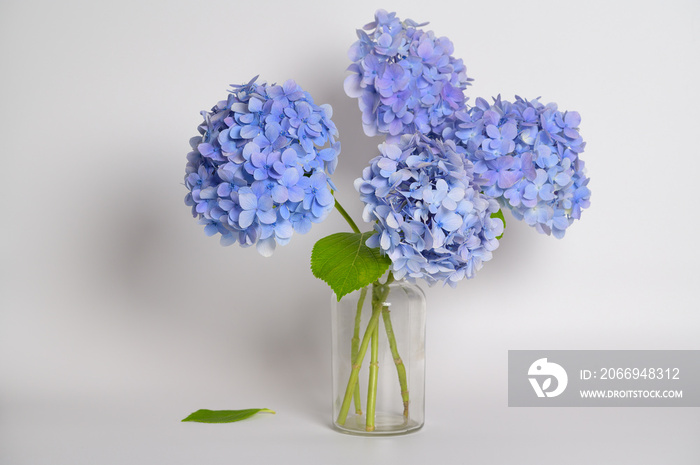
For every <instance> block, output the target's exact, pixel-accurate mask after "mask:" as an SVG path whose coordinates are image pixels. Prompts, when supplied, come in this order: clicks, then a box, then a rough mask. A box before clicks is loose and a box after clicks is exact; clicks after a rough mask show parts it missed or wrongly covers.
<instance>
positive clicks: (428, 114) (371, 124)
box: [345, 10, 471, 141]
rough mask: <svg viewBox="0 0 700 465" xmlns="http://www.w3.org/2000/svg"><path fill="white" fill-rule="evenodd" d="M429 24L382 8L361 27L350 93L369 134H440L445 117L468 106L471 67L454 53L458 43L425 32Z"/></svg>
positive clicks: (353, 57)
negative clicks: (465, 94) (467, 91)
mask: <svg viewBox="0 0 700 465" xmlns="http://www.w3.org/2000/svg"><path fill="white" fill-rule="evenodd" d="M425 24H427V23H424V24H417V23H416V22H414V21H412V20H410V19H407V20H405V21H401V20H399V18H397V17H396V13H387V12H386V11H384V10H378V11H377V12H376V14H375V21H374V22H372V23H370V24H368V25H366V26H365V27H364V30H358V31H357V34H358V37H359V40H358V41H357V42H355V43H354V44H353V45H352V47H351V48H350V50H349V52H348V55H349V57H350V60H351V61H353V64H352V65H350V67H349V68H348V70H349V71H351V72H352V74H351V75H350V76H348V77H347V78H346V79H345V92H346V93H347V94H348V96H350V97H353V98H357V99H358V104H359V107H360V110H361V111H362V123H363V127H364V131H365V134H367V135H368V136H374V135H376V134H377V133H382V134H388V135H389V136H399V135H401V134H413V133H414V132H420V133H422V134H430V133H431V132H432V133H435V134H440V133H441V131H442V128H443V125H444V123H445V120H446V119H447V118H449V117H450V116H452V115H453V113H454V112H455V111H457V110H459V109H460V108H463V107H464V102H465V101H466V98H465V96H464V89H465V88H466V86H467V85H468V83H469V81H471V79H469V78H467V74H466V68H465V66H464V64H463V63H462V60H461V59H455V58H454V57H453V56H452V53H453V50H454V47H453V45H452V42H450V40H449V39H448V38H446V37H440V38H437V37H435V35H434V33H433V32H432V31H429V32H424V31H423V30H422V29H420V28H419V27H420V26H424V25H425ZM365 31H367V32H365ZM397 139H398V137H395V138H393V139H391V138H390V140H392V141H396V140H397Z"/></svg>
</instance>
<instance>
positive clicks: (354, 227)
mask: <svg viewBox="0 0 700 465" xmlns="http://www.w3.org/2000/svg"><path fill="white" fill-rule="evenodd" d="M335 209H336V210H338V213H340V214H341V215H342V217H343V218H345V221H347V222H348V224H349V225H350V228H351V229H352V230H353V232H356V233H358V234H359V233H360V228H358V227H357V224H355V222H354V221H353V220H352V218H350V215H348V212H346V211H345V209H344V208H343V206H342V205H340V202H338V200H337V199H336V201H335Z"/></svg>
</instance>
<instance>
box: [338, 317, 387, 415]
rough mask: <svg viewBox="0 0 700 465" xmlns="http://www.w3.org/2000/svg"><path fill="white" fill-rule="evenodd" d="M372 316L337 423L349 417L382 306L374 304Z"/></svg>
mask: <svg viewBox="0 0 700 465" xmlns="http://www.w3.org/2000/svg"><path fill="white" fill-rule="evenodd" d="M373 307H374V308H373V310H372V317H371V318H370V319H369V323H367V329H366V330H365V334H364V336H362V343H361V344H360V349H359V350H358V352H357V357H356V358H355V360H353V361H352V371H351V372H350V379H348V386H347V388H345V397H344V398H343V404H342V405H341V406H340V412H339V413H338V420H337V423H338V424H339V425H344V424H345V420H346V419H347V417H348V410H350V403H351V401H352V395H353V392H354V391H355V385H356V384H357V377H358V375H359V374H360V365H362V361H363V360H364V359H365V354H366V353H367V346H368V345H369V341H370V339H371V337H372V333H373V332H374V328H375V327H376V326H377V324H378V323H379V314H380V313H381V308H380V309H377V308H376V306H373Z"/></svg>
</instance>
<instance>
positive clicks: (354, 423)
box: [333, 413, 423, 436]
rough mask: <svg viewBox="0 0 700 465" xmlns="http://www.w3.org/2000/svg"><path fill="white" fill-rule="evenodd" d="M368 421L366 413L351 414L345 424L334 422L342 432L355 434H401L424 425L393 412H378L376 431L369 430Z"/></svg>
mask: <svg viewBox="0 0 700 465" xmlns="http://www.w3.org/2000/svg"><path fill="white" fill-rule="evenodd" d="M366 422H367V420H366V418H365V416H364V415H355V414H350V415H348V418H347V420H346V421H345V424H344V425H339V424H338V423H336V422H333V427H334V428H335V429H336V430H338V431H340V432H341V433H346V434H352V435H355V436H400V435H402V434H409V433H413V432H415V431H418V430H419V429H421V428H422V427H423V424H422V423H418V422H417V421H413V420H411V419H410V418H408V419H406V418H404V416H403V415H399V414H392V413H377V414H376V417H375V425H376V426H375V429H374V431H367V425H366Z"/></svg>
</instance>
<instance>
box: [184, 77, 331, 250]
mask: <svg viewBox="0 0 700 465" xmlns="http://www.w3.org/2000/svg"><path fill="white" fill-rule="evenodd" d="M255 81H256V78H254V79H253V80H252V81H250V82H249V83H248V84H245V85H234V86H232V90H230V91H229V92H230V93H229V95H228V98H227V99H226V100H223V101H221V102H219V103H217V104H216V105H215V106H214V107H213V108H212V110H211V111H209V112H202V115H203V117H204V122H203V123H202V124H201V125H200V126H199V127H198V130H199V133H200V134H201V135H200V136H197V137H194V138H192V139H191V140H190V144H191V146H192V148H193V151H192V152H190V153H189V154H188V155H187V159H188V163H187V168H186V174H185V185H186V186H187V188H188V189H189V190H190V192H189V193H188V194H187V196H186V198H185V203H186V204H187V205H189V206H191V207H192V215H193V216H194V217H195V218H199V221H200V223H201V224H203V225H204V231H205V233H206V234H207V235H209V236H211V235H214V234H217V233H219V234H221V243H222V244H223V245H229V244H233V243H236V242H238V243H239V244H240V245H241V246H243V247H247V246H250V245H253V244H256V246H257V249H258V251H259V252H260V254H262V255H264V256H269V255H271V254H272V252H273V251H274V249H275V246H276V244H279V245H285V244H287V243H288V242H289V240H290V238H291V237H292V234H293V232H294V231H296V232H298V233H301V234H304V233H306V232H307V231H309V229H310V228H311V223H318V222H320V221H322V220H323V219H325V218H326V216H327V215H328V213H329V212H330V211H331V209H332V208H333V205H334V198H333V195H332V194H331V190H330V185H329V183H330V179H329V177H328V175H329V174H332V173H333V171H334V170H335V167H336V165H337V163H338V154H339V153H340V143H339V142H336V141H335V136H337V134H338V131H337V129H336V127H335V124H333V122H332V121H331V116H332V109H331V107H330V106H329V105H321V106H318V105H316V104H315V103H314V101H313V98H312V97H311V95H309V93H308V92H305V91H303V90H302V89H301V87H299V86H298V85H297V84H296V83H295V82H294V81H292V80H289V81H287V82H285V83H284V84H283V85H275V84H273V85H267V84H265V83H256V82H255Z"/></svg>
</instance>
